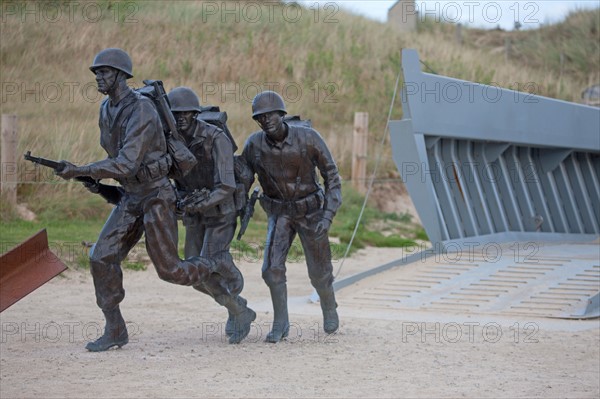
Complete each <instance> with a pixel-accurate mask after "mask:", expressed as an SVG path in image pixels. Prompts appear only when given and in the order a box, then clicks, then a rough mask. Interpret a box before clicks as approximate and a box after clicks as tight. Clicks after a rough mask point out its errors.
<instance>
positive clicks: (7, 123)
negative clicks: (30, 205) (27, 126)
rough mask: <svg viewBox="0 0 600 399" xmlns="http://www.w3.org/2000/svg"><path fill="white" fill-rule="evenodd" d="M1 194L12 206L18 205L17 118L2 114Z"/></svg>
mask: <svg viewBox="0 0 600 399" xmlns="http://www.w3.org/2000/svg"><path fill="white" fill-rule="evenodd" d="M1 163H2V181H1V183H2V185H1V189H0V191H1V193H2V196H3V197H4V198H5V199H6V201H7V202H8V203H10V204H12V205H16V203H17V116H16V115H6V114H2V158H1Z"/></svg>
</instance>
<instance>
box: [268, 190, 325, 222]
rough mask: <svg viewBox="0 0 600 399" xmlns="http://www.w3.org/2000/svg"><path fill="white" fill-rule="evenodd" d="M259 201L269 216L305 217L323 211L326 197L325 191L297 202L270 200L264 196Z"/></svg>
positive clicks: (319, 191)
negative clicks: (318, 210) (319, 210)
mask: <svg viewBox="0 0 600 399" xmlns="http://www.w3.org/2000/svg"><path fill="white" fill-rule="evenodd" d="M259 201H260V206H262V208H263V209H264V210H265V212H267V214H269V215H271V214H272V215H288V216H303V215H307V214H309V213H311V212H313V211H316V210H317V209H321V207H322V206H323V203H324V202H325V195H324V194H323V191H321V190H318V191H315V192H314V193H312V194H310V195H308V196H306V197H304V198H301V199H298V200H295V201H282V200H278V199H274V198H269V197H267V196H266V195H264V194H263V195H262V196H261V197H260V198H259Z"/></svg>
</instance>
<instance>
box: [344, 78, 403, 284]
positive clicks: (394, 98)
mask: <svg viewBox="0 0 600 399" xmlns="http://www.w3.org/2000/svg"><path fill="white" fill-rule="evenodd" d="M401 73H402V71H400V72H398V77H397V78H396V86H395V87H394V95H393V97H392V102H391V104H390V110H389V112H388V117H387V122H386V123H385V128H384V129H383V135H382V137H381V143H380V145H379V155H378V156H377V159H376V161H375V168H374V169H373V173H372V174H371V178H370V179H369V188H368V189H367V194H366V195H365V200H364V201H363V204H362V208H361V209H360V213H359V214H358V219H357V220H356V226H354V232H352V237H350V242H349V243H348V246H347V247H346V252H345V253H344V257H343V258H342V263H341V264H340V267H338V269H337V271H336V272H335V275H334V276H333V278H334V279H335V278H336V277H337V276H338V274H340V271H341V270H342V267H343V266H344V262H345V261H346V258H347V257H348V252H350V248H351V247H352V243H353V242H354V237H356V232H357V231H358V226H360V221H361V219H362V216H363V213H364V212H365V208H366V206H367V200H368V199H369V195H370V194H371V190H372V188H373V182H374V181H375V176H376V175H377V169H378V168H379V163H380V162H381V158H382V155H383V144H384V143H385V138H386V137H387V133H388V129H389V126H390V119H391V117H392V111H393V109H394V103H395V102H396V93H397V92H398V83H399V82H400V74H401Z"/></svg>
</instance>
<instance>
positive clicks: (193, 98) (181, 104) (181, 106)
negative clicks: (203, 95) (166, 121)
mask: <svg viewBox="0 0 600 399" xmlns="http://www.w3.org/2000/svg"><path fill="white" fill-rule="evenodd" d="M167 97H168V98H169V103H171V111H173V112H186V111H196V112H201V111H202V108H200V100H199V99H198V96H197V95H196V93H194V91H193V90H192V89H190V88H189V87H183V86H182V87H176V88H174V89H173V90H171V91H170V92H169V94H168V95H167Z"/></svg>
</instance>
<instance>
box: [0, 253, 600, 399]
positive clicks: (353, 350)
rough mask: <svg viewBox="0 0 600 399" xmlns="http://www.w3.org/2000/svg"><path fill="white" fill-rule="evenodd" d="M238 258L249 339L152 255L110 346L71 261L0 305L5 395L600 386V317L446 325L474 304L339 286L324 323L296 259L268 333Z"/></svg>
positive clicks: (359, 264) (403, 392)
mask: <svg viewBox="0 0 600 399" xmlns="http://www.w3.org/2000/svg"><path fill="white" fill-rule="evenodd" d="M397 251H398V250H393V249H367V250H363V251H360V252H359V253H357V254H355V255H354V256H353V257H352V258H350V259H348V260H346V262H345V264H344V267H343V269H342V270H341V272H340V274H339V276H338V279H340V278H343V277H345V276H349V275H351V274H355V273H357V272H359V271H362V270H364V269H365V268H368V267H373V266H377V265H380V264H383V263H386V262H388V261H391V260H394V259H397V258H399V255H398V252H397ZM238 263H239V265H240V268H241V269H242V271H243V273H244V276H245V278H246V288H245V290H244V296H246V297H247V298H248V300H249V305H250V306H251V307H253V308H254V309H255V310H256V311H257V314H258V316H257V319H256V322H255V324H254V325H253V328H252V331H251V333H250V335H249V336H248V338H247V339H246V340H245V341H243V342H242V343H241V344H239V345H229V344H228V343H227V339H226V337H225V336H224V334H223V333H222V331H223V323H224V321H225V317H226V314H225V311H224V309H223V308H221V307H219V306H217V305H216V304H214V303H213V302H212V301H211V300H210V299H209V298H208V297H206V296H203V295H202V294H200V293H198V292H196V291H194V290H193V289H192V288H189V287H181V286H175V285H171V284H168V283H165V282H163V281H161V280H159V279H158V277H157V276H156V273H155V271H154V270H153V268H152V267H149V268H148V270H146V271H139V272H135V271H125V277H124V281H125V289H126V291H127V294H126V298H125V301H124V302H123V304H122V310H123V314H124V316H125V319H126V320H127V323H128V326H129V332H130V337H131V338H130V343H129V344H128V345H126V346H125V347H123V348H122V349H112V350H110V351H108V352H104V353H90V352H87V351H86V350H85V349H84V345H85V343H86V342H87V341H88V340H89V339H95V338H96V337H97V336H98V334H99V333H100V330H101V328H102V326H103V320H102V316H101V312H100V311H99V310H98V309H97V308H96V306H95V303H94V295H93V285H92V280H91V277H90V276H89V275H88V273H87V272H86V271H77V270H69V271H67V272H66V273H64V274H63V275H61V276H59V277H57V278H55V279H53V280H52V281H51V282H49V283H48V284H46V285H44V286H43V287H41V288H40V289H38V290H37V291H35V292H34V293H32V294H30V295H29V296H27V297H26V298H24V299H23V300H21V301H20V302H18V303H16V304H15V305H13V306H12V307H11V308H9V309H7V310H6V311H4V312H3V313H2V314H1V315H0V322H1V327H2V330H1V332H2V336H1V344H0V374H1V378H0V397H1V398H15V397H19V398H22V397H39V398H81V397H89V398H105V397H106V398H108V397H128V398H138V397H151V398H167V397H168V398H173V397H209V398H210V397H213V398H214V397H219V398H229V397H253V398H271V397H294V398H300V397H301V398H307V397H361V398H363V397H394V398H398V397H421V398H432V397H452V398H455V397H470V398H481V397H489V398H500V397H503V398H516V397H545V398H558V397H561V398H562V397H573V398H598V397H599V396H600V353H599V347H600V343H599V342H600V341H599V338H600V335H599V332H600V328H599V322H598V320H595V321H590V322H566V321H549V320H548V319H546V320H537V321H535V322H536V326H538V327H539V330H537V331H535V334H534V335H531V334H529V333H528V331H525V330H523V329H522V328H521V329H519V330H518V331H517V330H515V329H514V325H515V322H518V321H515V320H509V319H501V320H496V321H495V322H497V324H498V325H500V326H501V331H495V332H494V333H495V335H493V336H490V335H489V334H487V335H486V334H482V331H480V330H477V329H475V328H473V331H472V333H471V332H470V331H468V330H467V329H465V330H464V332H463V334H462V335H461V337H460V338H457V334H456V331H454V332H451V331H450V329H449V328H445V327H447V326H450V325H451V326H453V327H456V326H457V325H460V326H463V327H464V326H468V324H465V322H464V320H465V317H467V316H468V315H461V314H458V313H457V314H456V315H451V314H443V315H442V314H435V313H428V312H412V313H407V314H406V315H403V316H402V319H401V320H395V319H390V318H389V317H386V315H382V314H378V313H377V312H374V313H373V314H372V315H371V316H370V317H368V318H367V317H365V316H364V314H362V315H360V317H359V315H358V313H357V314H354V310H353V309H352V308H351V307H347V306H345V305H344V302H343V295H342V294H343V290H342V291H340V293H339V296H338V298H339V299H340V300H339V301H338V302H340V303H339V313H340V317H341V329H340V331H339V333H338V334H336V335H333V336H326V335H325V334H324V333H323V331H322V329H321V323H322V322H321V316H320V308H319V306H318V304H313V303H310V302H309V296H310V294H311V293H312V289H311V287H310V284H309V281H308V277H307V276H306V268H305V266H304V264H303V263H295V264H291V265H289V271H288V281H289V295H290V305H289V307H290V315H291V322H292V330H291V332H290V337H289V338H288V339H287V340H286V341H284V342H280V343H278V344H269V343H266V342H264V338H265V335H266V333H267V332H268V330H269V322H270V321H271V317H272V314H271V312H270V310H271V305H270V299H269V295H268V290H267V288H266V286H265V285H264V283H263V282H262V280H261V278H260V261H257V260H256V259H254V258H253V257H251V256H247V257H245V259H241V260H240V261H239V262H238ZM339 265H340V263H339V261H338V262H336V263H335V264H334V267H335V268H336V269H337V268H338V267H339ZM345 289H350V290H351V289H352V287H348V288H345ZM450 320H455V321H453V322H452V323H450V322H449V321H450ZM469 320H470V321H471V322H475V321H477V320H478V319H477V316H469ZM530 321H531V320H530ZM440 323H441V324H440ZM471 325H473V324H471ZM480 325H481V324H480ZM415 326H417V330H415V328H414V327H415ZM440 326H441V327H440ZM522 326H523V324H521V327H522ZM409 327H410V328H409ZM436 329H437V332H436ZM415 331H416V332H415ZM428 331H429V332H428Z"/></svg>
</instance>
